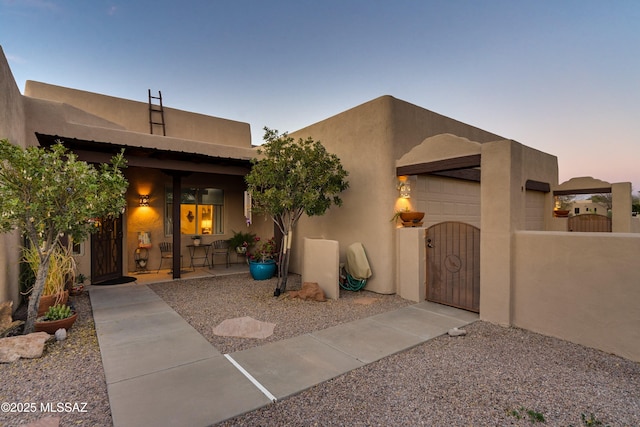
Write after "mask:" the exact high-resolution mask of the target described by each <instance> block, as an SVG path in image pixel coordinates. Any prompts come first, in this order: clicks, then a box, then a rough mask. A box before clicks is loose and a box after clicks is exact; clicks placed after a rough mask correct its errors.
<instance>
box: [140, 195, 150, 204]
mask: <svg viewBox="0 0 640 427" xmlns="http://www.w3.org/2000/svg"><path fill="white" fill-rule="evenodd" d="M143 206H149V195H148V194H140V207H143Z"/></svg>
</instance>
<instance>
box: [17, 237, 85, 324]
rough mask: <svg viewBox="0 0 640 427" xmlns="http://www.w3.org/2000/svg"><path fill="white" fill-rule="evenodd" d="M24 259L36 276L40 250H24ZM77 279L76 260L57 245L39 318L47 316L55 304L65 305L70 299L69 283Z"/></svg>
mask: <svg viewBox="0 0 640 427" xmlns="http://www.w3.org/2000/svg"><path fill="white" fill-rule="evenodd" d="M24 259H25V261H26V262H27V264H29V266H30V267H31V269H32V271H33V272H34V274H35V271H36V269H37V268H38V264H39V262H40V260H39V255H38V250H37V248H35V247H34V246H31V247H29V248H25V249H24ZM75 278H76V263H75V259H74V258H73V256H72V255H71V253H70V252H69V250H68V249H67V248H64V247H63V246H62V245H56V247H55V248H54V250H53V251H52V252H51V255H50V258H49V270H48V272H47V277H46V279H45V282H44V288H43V290H42V296H41V297H40V304H39V305H38V316H42V315H43V314H45V312H46V311H47V309H48V308H49V307H51V306H52V305H54V304H65V303H66V302H67V300H68V298H69V291H68V290H67V289H66V287H67V283H68V282H70V283H73V282H74V281H75Z"/></svg>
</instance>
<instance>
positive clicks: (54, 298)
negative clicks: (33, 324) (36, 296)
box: [38, 291, 69, 316]
mask: <svg viewBox="0 0 640 427" xmlns="http://www.w3.org/2000/svg"><path fill="white" fill-rule="evenodd" d="M68 300H69V291H64V292H63V293H62V294H57V295H40V305H38V316H44V314H45V313H46V312H47V310H49V307H51V306H52V305H55V304H56V303H57V304H66V303H67V301H68Z"/></svg>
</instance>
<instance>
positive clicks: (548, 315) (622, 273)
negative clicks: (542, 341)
mask: <svg viewBox="0 0 640 427" xmlns="http://www.w3.org/2000/svg"><path fill="white" fill-rule="evenodd" d="M513 246H514V258H513V264H512V272H513V281H512V297H513V298H512V313H513V318H512V319H513V320H512V324H513V325H514V326H518V327H521V328H525V329H528V330H531V331H535V332H539V333H541V334H544V335H550V336H554V337H558V338H561V339H565V340H568V341H571V342H575V343H578V344H583V345H585V346H588V347H594V348H598V349H600V350H603V351H606V352H610V353H614V354H618V355H620V356H623V357H625V358H628V359H631V360H636V361H640V304H639V301H640V281H639V280H638V271H637V268H635V266H636V265H637V262H638V254H640V236H638V235H636V234H631V233H629V234H626V233H624V234H623V233H569V232H532V231H518V232H516V233H515V234H514V238H513Z"/></svg>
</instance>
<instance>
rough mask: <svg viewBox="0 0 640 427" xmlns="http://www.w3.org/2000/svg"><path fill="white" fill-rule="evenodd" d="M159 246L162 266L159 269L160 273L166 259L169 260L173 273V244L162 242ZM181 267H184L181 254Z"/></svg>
mask: <svg viewBox="0 0 640 427" xmlns="http://www.w3.org/2000/svg"><path fill="white" fill-rule="evenodd" d="M158 246H159V247H160V266H159V267H158V273H159V272H160V269H161V268H162V263H163V261H164V260H165V259H166V260H169V265H171V271H173V244H172V243H170V242H160V244H159V245H158ZM180 266H181V267H182V254H180Z"/></svg>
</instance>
